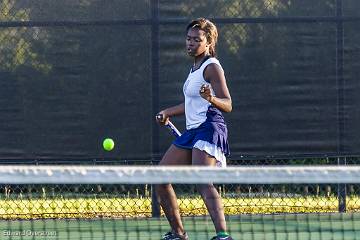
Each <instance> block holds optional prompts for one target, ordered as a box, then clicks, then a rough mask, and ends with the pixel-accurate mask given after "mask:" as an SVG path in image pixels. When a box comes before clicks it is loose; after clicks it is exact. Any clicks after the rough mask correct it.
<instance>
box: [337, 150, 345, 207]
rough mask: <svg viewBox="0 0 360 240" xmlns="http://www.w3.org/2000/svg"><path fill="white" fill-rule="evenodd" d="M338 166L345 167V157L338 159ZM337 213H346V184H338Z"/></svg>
mask: <svg viewBox="0 0 360 240" xmlns="http://www.w3.org/2000/svg"><path fill="white" fill-rule="evenodd" d="M338 165H342V166H344V165H346V157H338ZM338 201H339V209H338V210H339V212H340V213H345V212H346V184H343V183H341V184H338Z"/></svg>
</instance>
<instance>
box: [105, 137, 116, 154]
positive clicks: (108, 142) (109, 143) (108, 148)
mask: <svg viewBox="0 0 360 240" xmlns="http://www.w3.org/2000/svg"><path fill="white" fill-rule="evenodd" d="M114 146H115V143H114V140H112V139H111V138H105V139H104V141H103V147H104V149H105V150H106V151H111V150H113V148H114Z"/></svg>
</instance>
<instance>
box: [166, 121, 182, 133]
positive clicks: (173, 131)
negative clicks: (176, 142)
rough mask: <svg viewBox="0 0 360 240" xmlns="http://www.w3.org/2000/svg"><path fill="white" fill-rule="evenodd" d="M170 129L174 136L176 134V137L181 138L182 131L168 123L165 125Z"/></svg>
mask: <svg viewBox="0 0 360 240" xmlns="http://www.w3.org/2000/svg"><path fill="white" fill-rule="evenodd" d="M165 126H166V127H167V128H168V129H170V131H171V132H172V134H174V136H175V137H180V136H181V133H180V131H179V130H178V129H177V128H176V127H175V125H174V124H173V123H172V122H170V121H168V123H167V124H166V125H165Z"/></svg>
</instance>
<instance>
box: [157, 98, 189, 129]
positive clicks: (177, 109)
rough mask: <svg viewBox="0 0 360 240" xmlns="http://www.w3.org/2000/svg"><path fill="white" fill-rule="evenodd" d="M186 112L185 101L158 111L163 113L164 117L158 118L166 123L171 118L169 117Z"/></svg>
mask: <svg viewBox="0 0 360 240" xmlns="http://www.w3.org/2000/svg"><path fill="white" fill-rule="evenodd" d="M184 114H185V103H180V104H179V105H175V106H173V107H169V108H166V109H164V110H162V111H160V112H159V113H158V115H162V119H158V118H157V119H156V120H157V121H158V122H159V123H162V124H165V123H167V121H168V120H169V117H173V116H178V115H184Z"/></svg>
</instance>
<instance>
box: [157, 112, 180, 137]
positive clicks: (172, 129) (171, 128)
mask: <svg viewBox="0 0 360 240" xmlns="http://www.w3.org/2000/svg"><path fill="white" fill-rule="evenodd" d="M163 117H164V116H163V115H162V114H158V115H156V118H157V119H158V120H162V119H163ZM165 127H167V128H168V129H169V131H170V132H171V133H172V134H173V135H174V136H175V137H180V136H181V132H180V131H179V130H178V129H177V128H176V127H175V125H174V124H173V123H172V122H171V121H170V120H169V121H168V122H167V123H166V124H165Z"/></svg>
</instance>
